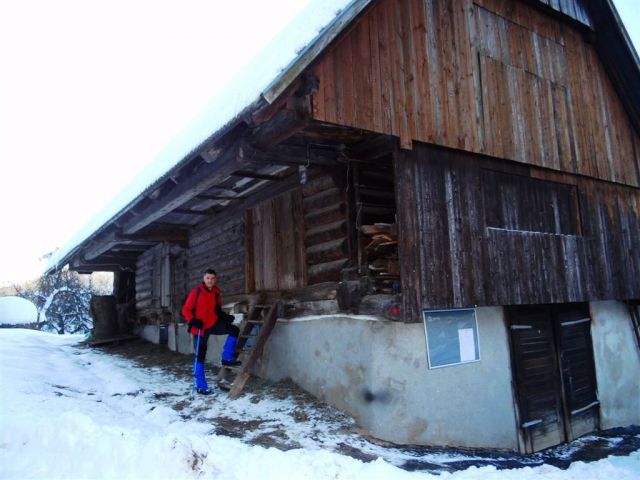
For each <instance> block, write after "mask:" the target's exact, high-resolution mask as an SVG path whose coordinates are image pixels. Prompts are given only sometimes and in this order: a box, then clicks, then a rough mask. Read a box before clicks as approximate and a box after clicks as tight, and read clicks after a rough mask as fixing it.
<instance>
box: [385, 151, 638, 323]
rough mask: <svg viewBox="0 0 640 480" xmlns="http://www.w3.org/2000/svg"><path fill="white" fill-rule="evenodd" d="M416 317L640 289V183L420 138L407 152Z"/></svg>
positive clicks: (399, 187)
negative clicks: (424, 142)
mask: <svg viewBox="0 0 640 480" xmlns="http://www.w3.org/2000/svg"><path fill="white" fill-rule="evenodd" d="M395 165H396V171H395V175H396V198H397V200H396V201H397V204H398V205H402V207H401V208H399V209H398V223H399V228H398V230H399V241H400V245H399V247H400V262H401V272H402V281H403V293H404V298H405V310H406V314H407V320H409V321H416V320H418V319H419V312H420V310H421V309H422V308H432V307H433V308H437V307H444V308H449V307H469V306H473V305H521V304H538V303H559V302H580V301H588V300H598V299H630V298H638V297H639V296H640V233H639V232H640V190H639V189H636V188H633V187H626V186H621V185H615V184H611V183H606V182H601V181H597V180H592V179H588V178H584V177H574V176H572V175H568V174H558V173H554V172H551V171H548V170H547V171H543V170H539V169H537V168H535V167H527V166H523V165H518V164H516V163H512V162H506V161H498V160H492V159H488V158H483V157H481V156H478V155H473V154H468V153H463V152H454V151H451V150H446V149H442V148H438V147H429V146H426V145H421V144H416V145H415V146H414V150H413V151H401V152H400V153H398V154H397V158H396V160H395Z"/></svg>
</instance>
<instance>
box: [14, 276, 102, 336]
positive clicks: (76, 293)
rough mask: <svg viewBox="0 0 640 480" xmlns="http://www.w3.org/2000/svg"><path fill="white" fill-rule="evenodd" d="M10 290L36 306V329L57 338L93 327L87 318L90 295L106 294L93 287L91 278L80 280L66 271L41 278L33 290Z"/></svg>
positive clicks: (85, 331)
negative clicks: (59, 335)
mask: <svg viewBox="0 0 640 480" xmlns="http://www.w3.org/2000/svg"><path fill="white" fill-rule="evenodd" d="M14 289H15V290H16V295H18V296H20V297H23V298H27V299H29V300H31V301H32V302H33V303H34V304H35V305H36V308H37V309H38V328H39V329H40V330H43V331H49V332H57V333H59V334H63V333H87V332H89V331H90V330H91V328H92V326H93V322H92V320H91V317H90V316H89V302H90V300H91V295H94V294H104V293H107V292H104V291H102V289H100V290H99V289H97V288H96V287H94V285H93V281H92V278H91V277H88V279H83V278H81V276H80V275H79V274H78V273H77V272H72V271H70V270H68V269H66V268H65V269H63V270H59V271H58V272H56V273H54V274H52V275H43V276H41V277H40V278H39V279H38V281H37V282H36V284H35V286H32V287H26V288H24V287H23V288H21V287H19V286H14Z"/></svg>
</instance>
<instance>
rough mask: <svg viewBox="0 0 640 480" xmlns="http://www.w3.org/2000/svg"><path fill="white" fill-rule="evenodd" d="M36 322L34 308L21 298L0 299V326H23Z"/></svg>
mask: <svg viewBox="0 0 640 480" xmlns="http://www.w3.org/2000/svg"><path fill="white" fill-rule="evenodd" d="M37 320H38V309H37V308H36V306H35V305H34V304H33V303H32V302H30V301H29V300H27V299H26V298H21V297H0V325H24V324H27V323H35V322H36V321H37Z"/></svg>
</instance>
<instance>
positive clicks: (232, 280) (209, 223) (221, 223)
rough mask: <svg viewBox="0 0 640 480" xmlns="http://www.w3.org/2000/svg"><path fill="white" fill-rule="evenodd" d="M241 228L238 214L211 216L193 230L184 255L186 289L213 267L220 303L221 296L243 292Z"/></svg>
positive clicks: (243, 270)
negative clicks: (218, 287)
mask: <svg viewBox="0 0 640 480" xmlns="http://www.w3.org/2000/svg"><path fill="white" fill-rule="evenodd" d="M244 226H245V225H244V218H243V216H242V213H238V214H236V215H226V216H213V217H211V218H208V219H207V220H205V221H204V222H202V223H201V224H199V225H198V226H197V227H195V228H194V229H193V232H192V233H191V234H190V235H189V249H188V251H187V253H186V269H187V275H186V277H187V279H188V285H189V286H188V290H190V289H191V288H193V287H195V286H196V285H198V283H200V282H201V281H202V276H203V274H204V271H205V270H206V269H207V268H213V269H214V270H215V271H216V273H217V274H218V285H219V286H220V289H221V290H222V295H223V296H222V298H223V300H224V297H225V295H226V296H229V295H235V294H241V293H245V263H244V262H245V238H244ZM188 290H187V291H188Z"/></svg>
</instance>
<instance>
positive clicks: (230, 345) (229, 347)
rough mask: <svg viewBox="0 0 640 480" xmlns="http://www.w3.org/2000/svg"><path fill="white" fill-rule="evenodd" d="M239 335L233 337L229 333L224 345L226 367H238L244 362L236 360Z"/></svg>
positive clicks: (223, 361) (223, 359) (223, 360)
mask: <svg viewBox="0 0 640 480" xmlns="http://www.w3.org/2000/svg"><path fill="white" fill-rule="evenodd" d="M237 342H238V337H232V336H231V335H229V336H228V337H227V340H226V341H225V342H224V347H222V365H224V366H226V367H238V366H240V365H242V362H239V361H238V360H236V343H237Z"/></svg>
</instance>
